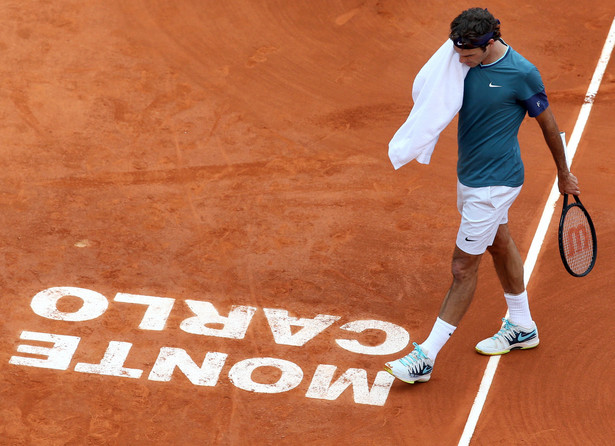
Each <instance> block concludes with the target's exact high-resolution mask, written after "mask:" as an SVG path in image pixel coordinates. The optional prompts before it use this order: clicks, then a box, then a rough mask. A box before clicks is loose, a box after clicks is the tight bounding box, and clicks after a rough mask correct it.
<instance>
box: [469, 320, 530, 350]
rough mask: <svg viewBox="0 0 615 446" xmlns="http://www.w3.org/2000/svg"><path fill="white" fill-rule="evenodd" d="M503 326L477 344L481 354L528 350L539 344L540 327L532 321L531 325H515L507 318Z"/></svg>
mask: <svg viewBox="0 0 615 446" xmlns="http://www.w3.org/2000/svg"><path fill="white" fill-rule="evenodd" d="M502 321H503V322H504V323H503V324H502V328H501V329H500V331H498V332H497V333H496V334H495V335H493V336H492V337H490V338H487V339H484V340H482V341H480V342H479V343H478V344H476V351H477V352H478V353H480V354H481V355H503V354H505V353H508V352H509V351H511V350H517V349H520V350H526V349H528V348H534V347H537V346H538V343H539V339H538V328H537V327H536V323H534V322H532V326H531V327H522V326H520V325H515V324H513V323H512V322H510V321H509V320H508V319H506V318H502Z"/></svg>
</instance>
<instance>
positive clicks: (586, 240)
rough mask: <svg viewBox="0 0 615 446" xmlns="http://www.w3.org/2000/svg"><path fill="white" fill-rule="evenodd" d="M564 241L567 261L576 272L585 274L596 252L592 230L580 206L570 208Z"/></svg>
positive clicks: (564, 231) (565, 223)
mask: <svg viewBox="0 0 615 446" xmlns="http://www.w3.org/2000/svg"><path fill="white" fill-rule="evenodd" d="M562 242H563V248H564V256H565V257H566V263H568V266H569V267H570V269H571V270H572V271H573V272H574V273H576V274H583V273H584V272H585V271H587V269H588V268H589V267H590V266H591V264H592V261H593V254H594V241H593V238H592V231H591V227H590V224H589V222H588V221H587V217H586V216H585V213H584V212H583V211H582V210H581V208H580V207H578V206H574V207H572V208H570V209H569V210H568V212H567V213H566V216H565V219H564V225H563V231H562Z"/></svg>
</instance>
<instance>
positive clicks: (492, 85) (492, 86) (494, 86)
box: [489, 82, 502, 88]
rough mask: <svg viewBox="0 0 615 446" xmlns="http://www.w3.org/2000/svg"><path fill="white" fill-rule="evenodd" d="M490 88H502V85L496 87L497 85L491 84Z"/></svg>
mask: <svg viewBox="0 0 615 446" xmlns="http://www.w3.org/2000/svg"><path fill="white" fill-rule="evenodd" d="M489 87H490V88H502V86H501V85H496V84H494V83H493V82H489Z"/></svg>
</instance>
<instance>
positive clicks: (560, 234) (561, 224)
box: [557, 194, 598, 277]
mask: <svg viewBox="0 0 615 446" xmlns="http://www.w3.org/2000/svg"><path fill="white" fill-rule="evenodd" d="M574 199H575V203H570V204H569V203H568V194H564V205H563V207H562V216H561V217H560V220H559V228H558V231H557V239H558V244H559V253H560V257H561V258H562V263H563V264H564V267H565V268H566V271H568V273H569V274H570V275H571V276H574V277H584V276H586V275H588V274H589V272H590V271H591V270H592V269H593V268H594V265H595V264H596V257H597V256H598V244H597V238H596V229H595V228H594V223H593V221H592V219H591V217H590V216H589V213H588V212H587V209H585V206H583V203H581V199H580V198H579V197H578V196H576V195H574ZM573 207H578V208H579V209H580V210H581V211H582V212H583V214H584V215H585V217H586V218H587V222H588V223H589V229H590V233H591V238H592V261H591V263H590V265H589V267H588V268H587V269H586V270H585V271H584V272H583V273H581V274H579V273H575V272H574V271H572V269H571V268H570V266H569V265H568V261H567V260H566V254H565V252H564V220H565V218H566V214H567V213H568V211H569V210H570V209H572V208H573Z"/></svg>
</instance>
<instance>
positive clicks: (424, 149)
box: [389, 39, 470, 169]
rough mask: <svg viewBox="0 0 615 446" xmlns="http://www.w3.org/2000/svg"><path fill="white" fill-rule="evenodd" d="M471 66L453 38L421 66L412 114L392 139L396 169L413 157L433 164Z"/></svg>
mask: <svg viewBox="0 0 615 446" xmlns="http://www.w3.org/2000/svg"><path fill="white" fill-rule="evenodd" d="M469 69H470V67H468V66H467V65H465V64H462V63H460V62H459V55H458V54H457V53H456V52H455V49H454V47H453V42H452V41H451V40H450V39H448V40H447V41H446V42H445V43H444V44H443V45H442V46H441V47H440V49H438V51H436V52H435V53H434V55H433V56H431V58H430V59H429V60H428V61H427V63H426V64H425V65H424V66H423V68H421V70H420V71H419V73H418V74H417V75H416V78H415V79H414V84H413V85H412V99H413V100H414V106H413V107H412V110H411V111H410V116H408V119H407V120H406V122H405V123H404V124H403V125H402V126H401V127H400V128H399V130H397V132H396V133H395V135H394V136H393V139H391V142H389V159H390V160H391V162H392V163H393V167H395V169H399V168H400V167H401V166H403V165H404V164H407V163H409V162H410V161H412V160H413V159H416V160H417V161H418V162H419V163H421V164H429V160H430V159H431V154H432V153H433V150H434V148H435V146H436V142H438V138H439V137H440V133H441V132H442V130H444V129H445V128H446V126H447V125H448V124H449V123H450V122H451V121H452V120H453V118H454V117H455V115H456V114H457V112H458V111H459V109H460V108H461V104H462V102H463V81H464V79H465V77H466V74H468V70H469Z"/></svg>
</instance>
